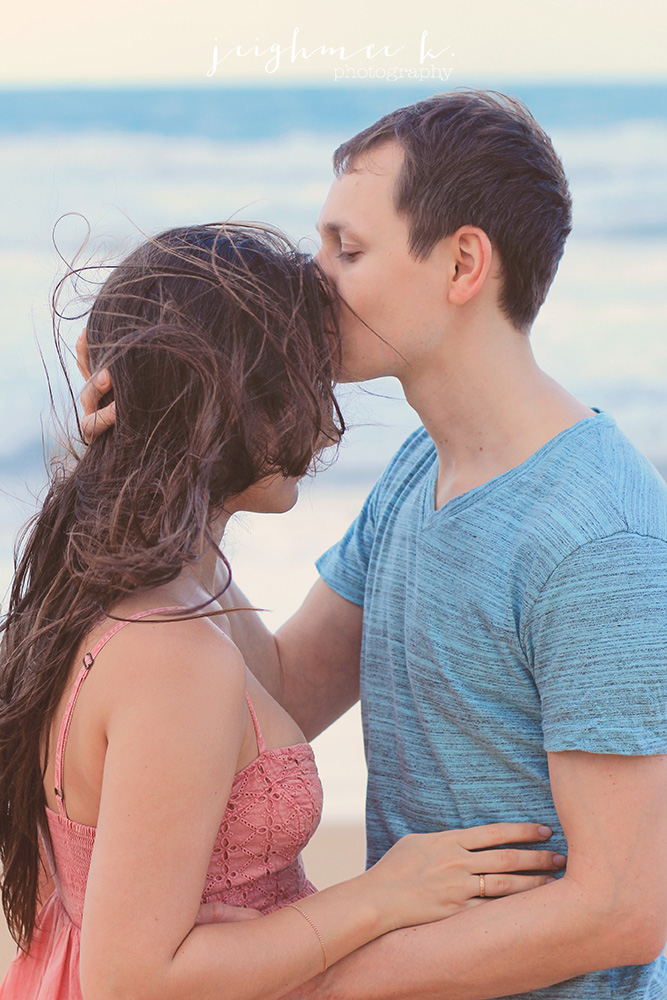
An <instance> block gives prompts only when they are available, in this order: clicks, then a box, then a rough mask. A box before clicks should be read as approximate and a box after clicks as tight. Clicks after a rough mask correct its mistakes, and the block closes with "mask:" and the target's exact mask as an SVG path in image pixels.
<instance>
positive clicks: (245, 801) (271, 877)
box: [0, 608, 322, 1000]
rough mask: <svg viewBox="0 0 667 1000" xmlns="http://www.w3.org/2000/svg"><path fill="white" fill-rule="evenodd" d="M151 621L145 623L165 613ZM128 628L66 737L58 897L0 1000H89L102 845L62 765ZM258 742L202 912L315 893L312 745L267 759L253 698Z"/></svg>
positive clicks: (63, 732)
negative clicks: (83, 962)
mask: <svg viewBox="0 0 667 1000" xmlns="http://www.w3.org/2000/svg"><path fill="white" fill-rule="evenodd" d="M173 610H176V609H174V608H157V609H154V610H152V611H144V612H141V613H140V614H138V615H133V616H132V618H134V619H136V618H143V617H145V616H146V615H150V614H156V613H158V612H159V611H173ZM126 624H127V622H119V623H117V624H116V625H114V627H113V628H112V629H110V631H109V632H107V633H106V635H105V636H104V637H103V638H102V639H100V641H99V642H98V643H97V645H96V646H95V648H94V649H93V650H92V652H90V653H86V656H85V657H84V661H83V662H84V666H83V668H82V670H81V672H80V673H79V675H78V677H77V680H76V683H75V685H74V688H73V690H72V693H71V695H70V698H69V701H68V703H67V707H66V709H65V713H64V715H63V720H62V723H61V727H60V734H59V737H58V744H57V749H56V762H55V780H56V786H57V787H56V796H57V802H58V811H57V812H53V811H52V810H51V809H49V808H48V807H47V809H46V820H47V823H48V833H49V834H50V837H49V836H43V841H44V844H45V848H46V853H47V857H48V860H49V865H50V868H51V871H52V873H53V877H54V883H55V891H54V892H53V894H52V895H51V896H50V897H49V899H48V900H47V902H46V903H45V904H44V906H43V907H42V909H41V911H40V913H39V916H38V918H37V924H38V928H39V929H38V930H36V931H35V934H34V935H33V939H32V942H31V945H30V950H29V952H28V953H27V954H24V953H21V952H19V953H18V954H17V955H16V957H15V958H14V960H13V962H12V963H11V965H10V966H9V969H8V971H7V974H6V976H5V978H4V979H3V981H2V984H0V1000H83V997H82V993H81V986H80V983H79V951H80V943H81V921H82V918H83V907H84V900H85V894H86V882H87V879H88V871H89V869H90V861H91V857H92V853H93V847H94V845H95V827H91V826H83V825H82V824H81V823H75V822H74V821H73V820H71V819H69V818H68V816H67V812H66V810H65V803H64V792H63V783H62V774H63V757H64V753H65V745H66V742H67V735H68V732H69V727H70V723H71V720H72V713H73V711H74V706H75V704H76V700H77V698H78V694H79V691H80V689H81V685H82V684H83V682H84V680H85V678H86V676H87V674H88V670H89V669H90V668H91V667H92V665H93V662H94V660H95V657H96V656H97V655H98V653H99V651H100V650H101V649H102V647H103V646H104V645H105V644H106V643H107V642H108V641H109V639H110V638H111V637H112V635H114V634H115V633H116V632H117V631H118V629H119V628H122V627H123V626H124V625H126ZM246 699H247V702H248V708H249V710H250V714H251V716H252V720H253V723H254V726H255V732H256V734H257V747H258V756H257V757H256V758H255V759H254V760H253V761H251V763H250V764H248V765H247V767H244V768H243V770H242V771H239V772H238V774H236V775H235V777H234V781H233V784H232V789H231V794H230V796H229V801H228V802H227V808H226V809H225V813H224V815H223V817H222V822H221V823H220V827H219V829H218V832H217V836H216V838H215V843H214V845H213V853H212V855H211V860H210V862H209V866H208V871H207V873H206V880H205V883H204V885H203V887H202V895H201V901H202V903H207V902H212V901H221V902H224V903H228V904H230V905H232V906H246V907H252V908H253V909H256V910H261V911H262V913H270V912H271V911H272V910H277V909H280V908H281V907H282V906H285V905H286V904H287V903H292V902H295V901H296V900H298V899H302V898H303V897H304V896H308V895H310V894H311V893H312V892H315V887H314V886H313V885H312V884H311V883H310V882H309V881H308V880H307V878H306V875H305V872H304V869H303V864H302V862H301V856H300V852H301V850H302V848H303V847H305V845H306V844H307V843H308V841H309V840H310V838H311V837H312V835H313V833H314V832H315V829H316V827H317V824H318V823H319V819H320V815H321V811H322V786H321V784H320V781H319V777H318V774H317V768H316V766H315V759H314V756H313V751H312V748H311V747H310V745H309V744H308V743H297V744H295V745H294V746H289V747H280V748H278V749H267V747H266V744H265V743H264V739H263V737H262V733H261V730H260V727H259V724H258V722H257V716H256V715H255V711H254V709H253V706H252V704H251V702H250V699H249V698H248V696H247V695H246Z"/></svg>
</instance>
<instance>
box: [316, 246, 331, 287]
mask: <svg viewBox="0 0 667 1000" xmlns="http://www.w3.org/2000/svg"><path fill="white" fill-rule="evenodd" d="M315 261H316V263H317V264H319V266H320V267H321V268H322V270H323V271H324V273H325V274H326V276H327V278H328V279H329V281H330V282H331V284H332V285H333V286H334V287H335V285H336V280H335V277H336V275H335V268H334V262H333V260H332V258H331V254H330V253H326V251H325V250H324V247H320V249H319V250H318V251H317V253H316V254H315Z"/></svg>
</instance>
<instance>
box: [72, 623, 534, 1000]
mask: <svg viewBox="0 0 667 1000" xmlns="http://www.w3.org/2000/svg"><path fill="white" fill-rule="evenodd" d="M133 631H134V634H132V633H131V631H130V630H129V629H127V630H125V631H124V632H123V633H120V634H119V635H118V636H117V637H116V643H115V645H114V659H113V661H111V657H109V659H107V661H106V663H105V665H104V667H105V670H107V671H109V674H108V676H109V677H113V686H112V687H111V688H110V691H109V696H108V711H107V717H106V721H105V725H106V734H107V740H108V749H107V755H106V760H105V768H104V779H103V786H102V795H101V802H100V810H99V819H98V826H97V834H96V840H95V848H94V852H93V859H92V864H91V869H90V875H89V880H88V886H87V891H86V902H85V909H84V917H83V926H82V936H81V985H82V990H83V994H84V997H86V1000H89V998H94V1000H112V998H113V1000H119V998H121V997H122V998H123V1000H134V998H141V1000H153V998H155V1000H158V998H159V1000H182V998H183V997H185V996H196V997H197V998H198V1000H213V998H215V1000H224V998H226V997H229V998H234V1000H251V998H252V1000H260V998H261V1000H269V998H274V997H279V996H281V995H282V994H284V993H285V992H286V991H288V990H290V989H293V988H294V987H296V986H298V985H299V984H300V983H303V982H305V981H307V980H308V979H310V978H312V977H313V976H315V975H316V974H317V973H318V972H320V971H321V970H322V968H323V962H324V958H323V951H322V948H321V945H320V940H319V939H318V936H317V934H316V932H315V930H314V929H313V927H312V926H310V924H309V922H308V920H306V919H304V917H303V915H302V914H300V913H298V912H297V911H296V910H294V909H292V908H290V907H287V908H285V909H284V910H281V911H280V912H277V913H273V914H271V915H269V916H265V917H261V918H259V919H255V920H248V921H242V922H239V923H224V924H217V925H211V924H209V925H205V926H201V925H200V926H194V925H195V921H196V919H197V914H198V909H199V902H200V898H201V892H202V887H203V885H204V880H205V876H206V871H207V868H208V864H209V860H210V856H211V851H212V847H213V843H214V841H215V836H216V833H217V830H218V826H219V824H220V821H221V818H222V815H223V813H224V811H225V807H226V803H227V799H228V797H229V792H230V789H231V784H232V781H233V777H234V773H235V769H236V766H237V760H238V755H239V748H240V746H241V741H242V738H243V733H244V730H245V726H246V722H247V711H246V705H245V697H244V695H245V676H246V673H245V665H244V662H243V660H242V658H241V656H240V654H239V653H238V651H237V650H236V649H235V647H234V646H233V645H232V644H231V643H230V642H229V640H228V639H227V638H226V637H225V636H223V635H221V633H220V631H219V630H218V629H217V628H216V627H215V626H213V625H212V624H211V623H210V622H207V621H205V620H204V621H202V620H199V621H189V622H188V621H186V622H177V623H173V622H171V623H153V624H151V625H147V626H144V627H142V628H141V629H135V630H133ZM99 666H100V667H101V666H102V664H101V662H100V664H99ZM510 838H511V839H515V840H519V839H522V840H525V841H537V840H539V839H544V837H541V836H540V834H539V833H538V831H537V828H536V827H535V826H534V825H530V826H528V825H526V826H525V827H523V828H520V827H510V828H508V827H501V828H499V829H494V828H478V829H477V830H475V831H465V832H464V833H463V834H456V833H446V834H426V835H420V836H413V837H407V838H404V839H403V840H402V841H400V842H399V843H398V844H397V845H396V846H395V847H394V848H392V850H391V851H390V852H388V854H387V855H386V856H385V858H384V859H383V860H382V861H381V862H379V863H378V865H376V866H375V867H374V868H373V869H371V870H370V871H369V872H366V873H364V874H363V875H360V876H358V877H357V878H355V879H351V880H350V881H349V882H346V883H343V884H341V885H338V886H334V887H332V888H330V889H326V890H324V891H323V892H321V893H317V894H315V895H313V896H310V897H308V898H307V899H305V900H302V901H301V902H300V903H299V906H300V907H301V909H302V910H303V911H304V913H306V914H307V915H308V917H309V918H310V920H311V921H312V922H313V923H314V924H315V926H316V927H317V930H318V932H319V934H320V935H321V938H322V941H323V942H324V944H325V948H326V953H327V958H328V961H329V963H333V962H335V961H337V960H338V959H340V958H341V957H342V956H344V955H347V954H349V953H350V952H352V951H354V950H356V949H357V948H359V947H360V946H361V945H363V944H365V943H367V942H369V941H371V940H373V939H374V938H376V937H377V936H379V935H380V934H383V933H385V932H386V931H389V930H391V929H393V928H395V927H399V926H403V925H406V924H410V923H418V922H422V921H425V920H435V919H439V918H441V917H444V916H447V915H449V914H453V913H456V912H460V911H461V910H462V909H465V908H467V907H469V906H471V905H476V904H478V903H479V902H480V901H479V900H475V899H474V898H473V897H475V896H476V895H477V892H478V884H479V880H478V877H477V875H476V874H474V872H475V871H476V870H479V865H482V866H483V867H482V869H481V870H483V871H485V872H492V871H494V870H495V871H501V870H505V869H507V866H508V864H509V865H510V866H511V868H510V869H509V870H517V869H518V868H520V867H524V868H531V869H534V868H542V869H546V868H550V867H551V861H552V855H551V852H545V851H542V852H523V857H522V858H521V859H518V858H517V857H516V855H515V853H513V852H510V853H509V854H508V853H507V852H502V851H488V852H483V851H479V850H478V849H479V848H484V847H486V846H489V845H490V844H494V843H500V842H503V841H505V842H506V841H507V840H508V839H510ZM520 861H521V863H520ZM494 865H495V868H494ZM493 878H494V876H489V877H488V878H487V891H488V892H489V893H491V892H493V891H494V886H493V881H492V880H493ZM503 878H507V876H503ZM511 879H512V882H511V885H510V886H508V888H509V890H510V891H518V890H519V889H520V888H527V887H530V886H533V885H539V884H542V883H543V882H544V881H545V876H524V877H521V876H511Z"/></svg>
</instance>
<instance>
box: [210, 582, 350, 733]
mask: <svg viewBox="0 0 667 1000" xmlns="http://www.w3.org/2000/svg"><path fill="white" fill-rule="evenodd" d="M220 603H221V604H222V606H223V607H225V608H252V605H251V604H250V603H249V601H248V599H247V598H246V597H245V595H244V594H243V593H242V592H241V591H240V590H239V588H238V587H237V586H236V584H234V583H232V585H231V586H230V587H229V588H228V590H227V591H226V592H225V594H224V595H223V596H222V599H221V602H220ZM362 616H363V612H362V609H361V608H360V607H358V606H357V605H355V604H352V603H350V602H349V601H346V600H345V599H344V598H343V597H340V596H339V595H338V594H336V593H335V592H334V591H333V590H330V589H329V587H327V585H326V584H325V583H323V581H322V580H318V581H317V583H315V585H314V586H313V587H312V589H311V591H310V593H309V594H308V595H307V597H306V599H305V601H304V602H303V604H302V605H301V607H300V608H299V610H298V611H297V612H296V613H295V614H294V615H292V617H291V618H290V619H289V620H288V621H287V622H285V624H284V625H282V626H281V628H280V629H279V630H278V632H277V633H276V635H275V636H274V635H273V634H272V633H271V632H270V631H269V630H268V629H267V628H266V626H265V625H264V623H263V622H262V620H261V618H260V617H259V615H258V614H257V613H256V612H255V611H252V610H246V611H234V612H233V613H232V614H230V615H229V616H228V618H227V621H228V630H229V632H230V635H231V637H232V640H233V641H234V643H235V644H236V645H237V646H238V648H239V649H240V650H241V653H242V655H243V658H244V659H245V661H246V663H247V665H248V667H249V668H250V670H251V671H252V672H253V674H254V675H255V677H257V679H258V681H259V682H260V684H261V685H262V686H263V687H264V688H266V690H267V691H268V692H269V693H270V694H271V695H272V696H273V697H274V698H275V699H276V701H277V702H278V703H279V704H280V705H282V707H283V708H284V709H285V710H286V711H287V712H289V714H290V715H291V716H292V718H293V719H294V720H295V721H296V722H297V723H298V725H299V726H300V727H301V729H302V730H303V732H304V733H305V735H306V738H307V739H309V740H311V739H313V738H314V737H315V736H317V735H318V734H319V733H321V732H322V730H323V729H326V727H327V726H330V725H331V723H332V722H334V721H335V720H336V719H337V718H338V717H339V716H340V715H342V714H343V712H345V711H346V710H347V709H348V708H349V707H350V706H351V705H353V704H354V703H355V701H357V699H358V698H359V656H360V649H361V628H362Z"/></svg>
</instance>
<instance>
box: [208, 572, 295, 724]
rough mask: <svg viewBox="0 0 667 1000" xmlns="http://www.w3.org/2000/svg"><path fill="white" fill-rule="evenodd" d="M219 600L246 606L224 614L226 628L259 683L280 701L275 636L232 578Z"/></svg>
mask: <svg viewBox="0 0 667 1000" xmlns="http://www.w3.org/2000/svg"><path fill="white" fill-rule="evenodd" d="M219 603H220V605H221V606H222V607H223V608H227V609H231V608H239V609H247V610H238V611H233V612H232V613H231V614H229V615H227V616H226V626H227V630H228V631H229V634H230V635H231V638H232V641H233V642H234V644H235V645H236V646H238V648H239V649H240V650H241V655H242V656H243V659H244V660H245V662H246V665H247V666H248V668H249V669H250V670H251V671H252V673H253V674H254V675H255V677H256V678H257V680H258V681H259V682H260V684H261V685H262V687H264V688H266V690H267V691H268V692H269V694H271V696H272V697H273V698H275V699H276V701H277V702H278V703H279V704H282V702H283V676H282V670H281V664H280V657H279V655H278V646H277V644H276V640H275V636H274V635H273V633H272V632H270V631H269V629H268V628H267V627H266V625H265V624H264V622H263V621H262V619H261V618H260V617H259V615H258V614H257V612H256V611H253V610H252V607H253V605H252V604H251V602H250V601H249V600H248V598H247V597H246V596H245V594H244V593H243V592H242V591H241V589H240V588H239V587H238V586H237V584H236V583H234V581H232V583H231V584H230V586H229V587H228V588H227V590H226V591H225V593H224V594H223V595H222V597H221V598H219Z"/></svg>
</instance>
